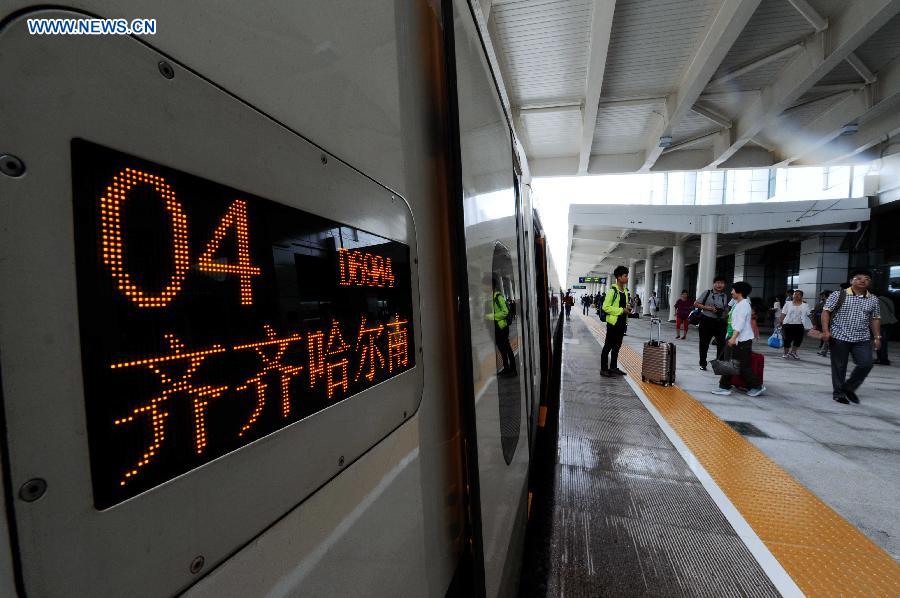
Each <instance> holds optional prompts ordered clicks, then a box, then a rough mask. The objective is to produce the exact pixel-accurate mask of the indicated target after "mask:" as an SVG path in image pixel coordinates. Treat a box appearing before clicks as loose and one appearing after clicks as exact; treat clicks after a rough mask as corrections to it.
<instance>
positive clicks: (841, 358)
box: [822, 270, 881, 405]
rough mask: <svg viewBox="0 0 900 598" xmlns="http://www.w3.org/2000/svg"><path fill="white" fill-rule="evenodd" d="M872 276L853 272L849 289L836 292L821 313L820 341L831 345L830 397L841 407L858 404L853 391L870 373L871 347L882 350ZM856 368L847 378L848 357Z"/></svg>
mask: <svg viewBox="0 0 900 598" xmlns="http://www.w3.org/2000/svg"><path fill="white" fill-rule="evenodd" d="M871 282H872V275H871V274H869V272H868V271H866V270H856V271H854V272H853V273H852V274H851V275H850V287H849V288H847V289H846V290H843V291H835V292H834V293H832V294H831V296H829V297H828V300H827V301H826V302H825V307H824V308H823V310H822V340H824V341H825V342H826V343H829V345H830V346H831V386H832V391H833V392H832V398H833V399H834V400H835V401H837V402H838V403H843V404H844V405H846V404H848V403H859V397H858V396H857V395H856V390H857V389H858V388H859V387H860V385H861V384H862V383H863V381H864V380H865V379H866V376H868V375H869V372H870V371H871V370H872V367H873V366H872V344H873V342H874V345H875V349H876V350H878V349H880V348H881V306H880V304H879V301H878V297H876V296H875V295H874V294H873V293H870V292H869V284H870V283H871ZM851 355H852V356H853V362H854V363H855V364H856V367H855V368H853V373H852V374H850V378H848V379H846V380H845V377H846V376H847V362H848V361H849V359H850V356H851Z"/></svg>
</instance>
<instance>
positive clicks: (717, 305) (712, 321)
mask: <svg viewBox="0 0 900 598" xmlns="http://www.w3.org/2000/svg"><path fill="white" fill-rule="evenodd" d="M728 299H729V297H728V295H727V294H726V293H725V279H724V278H723V277H721V276H716V277H715V278H714V279H713V288H711V289H709V290H707V291H706V292H705V293H702V294H701V295H700V297H698V298H697V301H696V302H695V303H694V307H698V308H700V369H701V370H703V371H706V356H707V353H709V343H710V341H711V340H712V339H716V359H722V353H723V352H724V350H725V331H726V330H727V328H728V321H727V319H726V317H727V315H728V313H727V312H728Z"/></svg>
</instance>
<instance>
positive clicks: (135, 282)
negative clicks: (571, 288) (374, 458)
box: [71, 139, 415, 509]
mask: <svg viewBox="0 0 900 598" xmlns="http://www.w3.org/2000/svg"><path fill="white" fill-rule="evenodd" d="M71 150H72V168H73V172H72V176H73V189H74V213H75V233H76V252H75V253H76V255H75V259H76V268H77V276H78V294H79V301H78V304H79V319H80V326H81V349H82V369H83V373H84V385H85V402H86V406H85V407H86V413H87V418H88V437H89V448H90V458H91V471H92V483H93V490H94V505H95V507H97V508H98V509H102V508H107V507H110V506H112V505H115V504H117V503H119V502H121V501H123V500H125V499H128V498H130V497H132V496H135V495H137V494H139V493H141V492H144V491H146V490H149V489H151V488H153V487H155V486H157V485H159V484H162V483H164V482H166V481H167V480H170V479H172V478H174V477H176V476H178V475H181V474H184V473H186V472H188V471H190V470H192V469H194V468H197V467H199V466H201V465H203V464H204V463H206V462H208V461H211V460H213V459H216V458H218V457H220V456H222V455H225V454H227V453H229V452H231V451H234V450H236V449H239V448H241V447H242V446H244V445H247V444H249V443H252V442H254V441H256V440H259V439H260V438H263V437H265V436H267V435H269V434H272V433H273V432H276V431H277V430H279V429H281V428H284V427H285V426H288V425H290V424H292V423H294V422H296V421H299V420H300V419H304V418H307V417H309V416H311V415H313V414H315V413H317V412H319V411H321V410H323V409H326V408H328V407H329V406H331V405H334V404H335V403H337V402H339V401H343V400H345V399H347V398H348V397H350V396H352V395H354V394H356V393H359V392H361V391H363V390H365V389H367V388H369V387H371V386H374V385H376V384H378V383H380V382H382V381H384V380H387V379H389V378H391V377H393V376H396V375H398V374H400V373H401V372H403V371H405V370H408V369H410V368H412V367H413V366H414V365H415V347H414V346H413V343H414V340H413V339H414V335H413V329H412V327H413V322H412V291H411V272H410V250H409V247H408V246H406V245H404V244H402V243H399V242H396V241H392V240H389V239H386V238H383V237H380V236H378V235H375V234H372V233H368V232H366V231H363V230H359V229H357V228H353V227H350V226H346V225H342V224H340V223H338V222H334V221H331V220H328V219H325V218H322V217H319V216H315V215H313V214H310V213H307V212H304V211H302V210H299V209H296V208H291V207H287V206H284V205H282V204H279V203H275V202H273V201H269V200H267V199H263V198H260V197H255V196H253V195H250V194H247V193H244V192H241V191H238V190H236V189H232V188H229V187H225V186H222V185H219V184H217V183H214V182H212V181H209V180H206V179H201V178H199V177H196V176H192V175H190V174H187V173H184V172H180V171H178V170H175V169H173V168H168V167H164V166H161V165H159V164H156V163H153V162H148V161H146V160H142V159H138V158H135V157H133V156H129V155H126V154H123V153H120V152H117V151H114V150H111V149H108V148H105V147H102V146H99V145H96V144H93V143H90V142H87V141H84V140H78V139H76V140H73V141H72V144H71Z"/></svg>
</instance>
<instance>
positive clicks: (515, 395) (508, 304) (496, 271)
mask: <svg viewBox="0 0 900 598" xmlns="http://www.w3.org/2000/svg"><path fill="white" fill-rule="evenodd" d="M491 264H492V272H491V287H492V290H491V312H492V313H493V316H494V317H493V320H494V344H495V345H496V346H497V353H498V355H497V393H498V395H499V398H500V400H499V402H498V407H499V409H500V447H501V449H502V451H503V460H504V461H506V464H507V465H509V464H510V463H512V459H513V456H514V455H515V454H516V445H517V444H518V443H519V429H520V420H521V417H522V411H521V409H522V402H521V399H520V392H521V383H520V381H519V371H518V368H517V366H516V355H515V352H514V351H513V345H515V346H516V347H517V348H518V349H520V350H521V349H522V342H521V337H520V334H519V322H520V321H521V320H520V319H519V318H517V317H516V316H517V312H518V301H516V295H515V289H516V285H515V282H514V281H515V271H514V269H513V262H512V258H511V257H510V255H509V250H508V249H507V248H506V247H505V246H504V245H503V244H502V243H499V242H498V243H495V244H494V255H493V257H492V259H491Z"/></svg>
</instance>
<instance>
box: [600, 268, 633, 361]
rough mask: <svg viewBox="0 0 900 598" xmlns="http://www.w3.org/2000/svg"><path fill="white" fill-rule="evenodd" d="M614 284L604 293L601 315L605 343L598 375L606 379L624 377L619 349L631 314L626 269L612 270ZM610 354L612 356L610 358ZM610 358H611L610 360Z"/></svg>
mask: <svg viewBox="0 0 900 598" xmlns="http://www.w3.org/2000/svg"><path fill="white" fill-rule="evenodd" d="M613 276H615V277H616V283H615V284H614V285H612V286H611V287H610V288H609V290H608V291H606V298H605V299H604V300H603V307H601V309H602V310H603V313H604V314H605V315H606V342H604V343H603V351H601V352H600V375H601V376H604V377H606V378H609V377H611V376H613V375H614V374H617V375H619V376H624V375H625V372H623V371H622V370H620V369H619V367H618V365H617V360H618V359H619V348H620V347H621V346H622V338H623V337H624V336H625V328H626V326H627V325H628V315H629V314H630V313H631V302H630V301H629V296H628V268H626V267H625V266H618V267H616V269H615V270H613ZM610 353H612V355H611V356H610ZM610 357H612V358H611V359H610Z"/></svg>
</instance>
